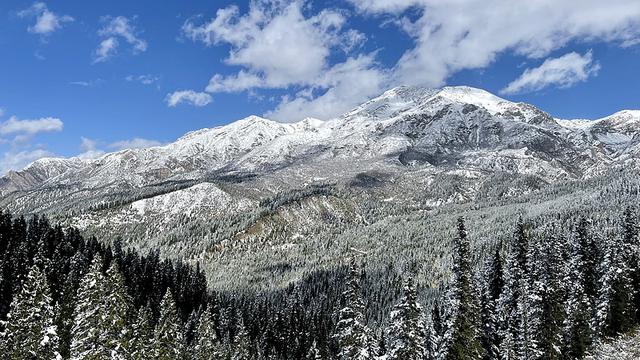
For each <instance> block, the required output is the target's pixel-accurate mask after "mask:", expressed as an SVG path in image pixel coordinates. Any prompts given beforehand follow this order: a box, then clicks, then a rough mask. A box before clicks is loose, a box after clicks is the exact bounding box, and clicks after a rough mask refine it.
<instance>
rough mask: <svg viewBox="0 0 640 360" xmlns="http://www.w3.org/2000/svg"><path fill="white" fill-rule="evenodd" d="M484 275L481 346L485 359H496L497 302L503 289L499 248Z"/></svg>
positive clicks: (497, 336)
mask: <svg viewBox="0 0 640 360" xmlns="http://www.w3.org/2000/svg"><path fill="white" fill-rule="evenodd" d="M484 273H485V286H484V290H483V293H482V311H481V317H482V346H483V347H484V349H485V355H486V356H485V359H498V358H499V351H500V334H499V330H500V329H499V319H498V301H499V299H500V296H501V295H502V291H503V289H504V278H503V265H502V255H501V253H500V247H496V249H495V251H494V253H493V257H492V258H491V259H490V262H489V263H488V264H487V266H486V269H485V271H484Z"/></svg>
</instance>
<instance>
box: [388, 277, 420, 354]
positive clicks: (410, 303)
mask: <svg viewBox="0 0 640 360" xmlns="http://www.w3.org/2000/svg"><path fill="white" fill-rule="evenodd" d="M403 292H404V296H403V297H402V299H401V300H400V302H399V303H398V304H397V305H395V307H394V309H393V311H392V312H391V325H390V327H389V330H388V337H389V351H388V356H387V358H388V359H392V360H395V359H398V360H403V359H404V360H422V359H423V357H424V354H425V351H426V350H425V347H424V345H425V341H426V339H425V336H426V334H425V333H426V330H425V324H424V314H423V312H422V306H421V305H420V303H418V300H417V297H418V296H417V293H416V288H415V285H414V283H413V279H411V278H409V279H407V281H406V283H405V285H404V288H403Z"/></svg>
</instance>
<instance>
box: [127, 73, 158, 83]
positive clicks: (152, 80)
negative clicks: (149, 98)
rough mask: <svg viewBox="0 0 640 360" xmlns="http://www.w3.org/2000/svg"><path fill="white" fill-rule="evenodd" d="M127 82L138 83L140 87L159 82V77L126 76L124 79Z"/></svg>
mask: <svg viewBox="0 0 640 360" xmlns="http://www.w3.org/2000/svg"><path fill="white" fill-rule="evenodd" d="M125 79H126V80H127V81H129V82H134V81H135V82H139V83H140V84H142V85H153V84H155V83H157V82H158V81H160V77H159V76H156V75H151V74H145V75H137V76H136V75H128V76H127V77H126V78H125Z"/></svg>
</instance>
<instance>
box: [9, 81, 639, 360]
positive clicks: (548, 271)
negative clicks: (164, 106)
mask: <svg viewBox="0 0 640 360" xmlns="http://www.w3.org/2000/svg"><path fill="white" fill-rule="evenodd" d="M638 175H640V111H639V110H623V111H620V112H617V113H615V114H612V115H610V116H607V117H604V118H602V119H597V120H582V119H577V120H567V119H558V118H555V117H554V116H553V115H552V114H548V113H546V112H544V111H543V110H540V109H538V108H536V107H535V106H533V105H530V104H525V103H514V102H510V101H507V100H504V99H502V98H500V97H497V96H495V95H493V94H491V93H489V92H486V91H484V90H481V89H476V88H471V87H464V86H459V87H444V88H441V89H428V88H420V87H411V86H400V87H396V88H393V89H391V90H388V91H386V92H384V93H383V94H381V95H380V96H378V97H375V98H373V99H371V100H369V101H367V102H365V103H363V104H362V105H360V106H358V107H356V108H354V109H352V110H351V111H349V112H347V113H345V114H343V115H341V116H339V117H336V118H334V119H330V120H326V121H322V120H318V119H313V118H306V119H303V120H301V121H299V122H295V123H281V122H276V121H272V120H269V119H265V118H261V117H258V116H250V117H248V118H245V119H242V120H238V121H236V122H233V123H231V124H228V125H225V126H220V127H215V128H210V129H202V130H198V131H193V132H190V133H188V134H186V135H184V136H183V137H181V138H179V139H178V140H176V141H175V142H173V143H169V144H164V145H161V146H155V147H149V148H144V149H128V150H122V151H118V152H113V153H108V154H105V155H103V156H100V157H98V158H94V159H85V158H81V157H76V158H45V159H41V160H37V161H35V162H33V163H32V164H30V165H28V166H27V167H26V168H24V169H23V170H21V171H10V172H9V173H7V174H6V175H5V176H4V177H3V178H2V179H0V206H1V207H2V209H4V210H3V212H2V213H1V214H0V250H1V252H0V253H1V254H3V258H2V259H0V260H1V261H2V262H1V263H0V264H2V267H1V269H2V272H1V273H0V291H1V292H0V295H1V296H0V320H1V321H2V322H0V330H2V332H1V333H0V347H2V348H3V350H5V351H6V354H8V355H7V356H8V358H11V359H14V358H15V359H27V358H28V359H53V358H64V359H103V358H112V359H114V358H115V359H151V358H153V359H234V360H235V359H324V358H339V359H345V360H346V359H362V360H365V359H389V360H391V359H402V360H435V359H438V360H440V359H447V360H453V359H456V360H458V359H460V360H462V359H523V360H524V359H526V360H529V359H579V358H583V357H585V356H590V357H588V358H605V357H603V356H605V355H602V354H604V353H607V352H609V350H608V349H617V348H624V351H625V352H626V353H628V354H635V352H634V351H635V347H634V344H635V342H637V341H636V340H637V336H635V337H634V335H628V334H636V335H637V332H635V333H634V332H633V331H636V330H634V329H635V328H636V327H637V325H638V324H640V246H639V240H638V225H637V213H636V210H635V208H634V206H635V205H637V203H638V199H639V197H640V177H639V176H638ZM35 308H37V309H39V310H38V311H37V312H33V311H32V309H35ZM621 334H627V336H628V337H626V338H622V339H620V340H618V341H617V342H616V341H614V340H612V339H611V338H614V337H617V336H619V335H621ZM25 344H26V345H25ZM621 351H622V350H621ZM0 354H3V353H2V351H0ZM594 356H595V357H594ZM625 356H626V355H625ZM630 356H632V355H630Z"/></svg>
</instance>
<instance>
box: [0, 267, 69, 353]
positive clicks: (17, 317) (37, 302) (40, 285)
mask: <svg viewBox="0 0 640 360" xmlns="http://www.w3.org/2000/svg"><path fill="white" fill-rule="evenodd" d="M7 318H8V323H7V326H6V329H5V336H4V340H3V341H1V342H0V345H1V346H2V348H3V353H4V355H5V357H6V358H7V359H12V360H13V359H16V360H29V359H42V360H53V359H58V358H60V354H59V353H58V335H57V333H56V326H55V324H54V308H53V305H52V304H51V295H50V292H49V285H48V284H47V279H46V278H45V276H44V274H43V273H42V271H41V270H40V269H39V268H38V267H37V266H35V265H34V266H32V267H31V270H30V271H29V273H28V275H27V277H26V278H25V279H24V280H23V283H22V288H21V290H20V292H18V293H17V294H16V296H15V298H14V299H13V302H12V303H11V307H10V310H9V314H8V317H7Z"/></svg>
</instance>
